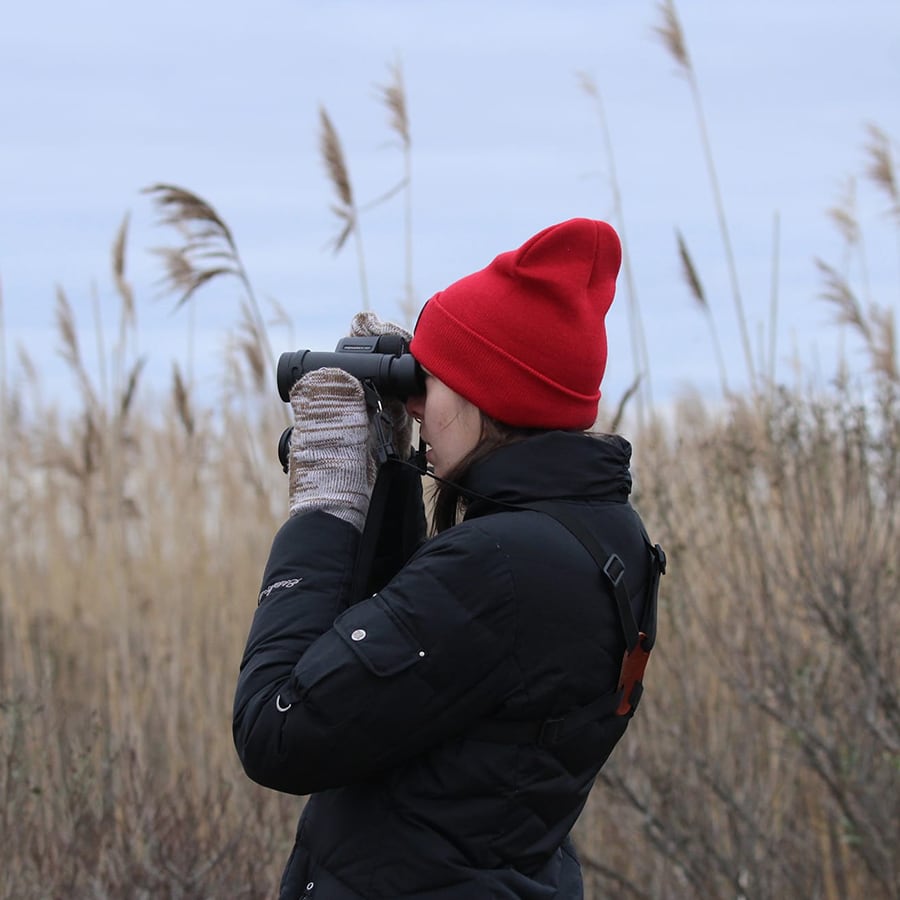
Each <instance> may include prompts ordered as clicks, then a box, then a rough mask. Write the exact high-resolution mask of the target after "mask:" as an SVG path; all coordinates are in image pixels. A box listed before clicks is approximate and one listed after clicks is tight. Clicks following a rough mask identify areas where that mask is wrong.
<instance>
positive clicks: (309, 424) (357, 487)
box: [289, 369, 377, 531]
mask: <svg viewBox="0 0 900 900" xmlns="http://www.w3.org/2000/svg"><path fill="white" fill-rule="evenodd" d="M290 401H291V408H292V409H293V411H294V428H293V431H292V433H291V445H290V459H289V482H290V514H291V515H292V516H295V515H297V514H298V513H302V512H309V511H311V510H316V509H320V510H323V511H324V512H327V513H331V515H333V516H337V518H339V519H343V520H344V521H345V522H349V523H350V524H351V525H353V526H354V528H356V529H358V530H359V531H362V529H363V526H364V525H365V521H366V514H367V513H368V511H369V501H370V499H371V497H372V487H373V485H374V484H375V475H376V474H377V467H376V465H375V461H374V460H373V459H372V457H371V455H370V453H369V449H368V438H369V416H368V411H367V409H366V401H365V394H364V393H363V387H362V385H361V384H360V383H359V381H357V379H356V378H354V377H353V376H352V375H350V374H349V373H348V372H345V371H344V370H343V369H315V370H313V371H312V372H307V373H306V374H305V375H304V376H303V377H302V378H301V379H299V380H298V381H297V383H296V384H295V385H294V386H293V387H292V388H291V394H290Z"/></svg>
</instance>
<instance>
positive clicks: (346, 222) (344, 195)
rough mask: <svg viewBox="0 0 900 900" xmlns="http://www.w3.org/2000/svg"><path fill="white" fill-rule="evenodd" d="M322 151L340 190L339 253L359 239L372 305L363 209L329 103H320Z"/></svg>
mask: <svg viewBox="0 0 900 900" xmlns="http://www.w3.org/2000/svg"><path fill="white" fill-rule="evenodd" d="M319 151H320V153H321V154H322V160H323V162H324V163H325V171H326V172H327V174H328V179H329V181H331V185H332V187H333V188H334V191H335V193H336V194H337V203H333V204H332V206H331V211H332V212H333V213H334V214H335V215H336V216H337V218H338V221H339V222H340V225H341V229H340V231H339V232H338V234H337V236H336V237H335V238H334V239H333V240H332V242H331V246H332V249H333V250H334V252H335V253H338V252H340V250H341V248H342V247H343V246H344V244H345V243H346V242H347V239H348V238H349V237H350V235H351V234H352V235H353V237H354V239H355V241H356V261H357V265H358V267H359V287H360V294H361V296H362V305H363V309H364V310H368V309H369V288H368V280H367V278H366V260H365V254H364V252H363V242H362V232H361V230H360V224H359V209H358V207H357V204H356V198H355V196H354V193H353V184H352V182H351V181H350V170H349V169H348V167H347V161H346V158H345V156H344V149H343V147H342V146H341V140H340V138H339V137H338V133H337V129H336V128H335V127H334V124H333V123H332V121H331V117H330V116H329V115H328V113H327V111H326V110H325V107H324V106H322V107H319Z"/></svg>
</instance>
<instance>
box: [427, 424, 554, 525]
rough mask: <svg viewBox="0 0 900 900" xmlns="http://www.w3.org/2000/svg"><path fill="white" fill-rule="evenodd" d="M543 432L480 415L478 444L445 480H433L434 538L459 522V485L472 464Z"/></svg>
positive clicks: (463, 507) (461, 500)
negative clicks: (435, 485)
mask: <svg viewBox="0 0 900 900" xmlns="http://www.w3.org/2000/svg"><path fill="white" fill-rule="evenodd" d="M544 430H545V429H543V428H516V427H514V426H512V425H507V424H506V423H504V422H499V421H498V420H497V419H492V418H491V417H490V416H488V415H486V414H485V413H483V412H482V413H481V437H480V438H479V441H478V443H477V444H476V445H475V446H474V447H473V448H472V449H471V450H470V451H469V452H468V453H467V454H466V455H465V456H464V457H463V458H462V459H461V460H460V461H459V462H458V463H457V464H456V465H455V466H454V467H453V468H452V469H451V470H450V471H449V472H448V473H447V477H446V478H440V479H436V483H437V487H436V488H435V492H434V519H433V522H432V530H433V531H434V533H435V534H440V533H441V532H442V531H446V530H447V529H448V528H451V527H452V526H453V525H456V524H457V522H459V521H460V520H461V519H462V516H463V515H464V514H465V511H466V492H465V489H464V488H463V487H462V486H461V482H462V481H463V480H464V479H465V477H466V475H468V473H469V470H470V469H471V468H472V466H474V465H475V463H477V462H479V461H480V460H482V459H485V458H486V457H488V456H490V455H491V454H492V453H493V452H494V451H495V450H497V449H498V448H500V447H505V446H506V445H507V444H515V443H517V442H518V441H523V440H525V438H528V437H531V436H532V435H534V434H539V433H541V432H542V431H544Z"/></svg>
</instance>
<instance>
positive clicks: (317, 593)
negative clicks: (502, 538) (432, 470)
mask: <svg viewBox="0 0 900 900" xmlns="http://www.w3.org/2000/svg"><path fill="white" fill-rule="evenodd" d="M357 543H358V535H357V533H356V531H355V530H354V529H353V528H352V527H351V526H349V525H347V524H346V523H344V522H341V521H339V520H338V519H335V518H334V517H332V516H328V515H326V514H324V513H312V514H309V515H306V516H300V517H296V518H295V519H292V520H290V521H288V522H287V523H286V524H285V525H284V526H283V527H282V529H281V530H280V531H279V533H278V535H276V538H275V541H274V543H273V547H272V551H271V554H270V559H269V563H268V565H267V567H266V572H265V577H264V581H263V588H262V592H261V602H260V605H259V607H258V609H257V611H256V614H255V616H254V619H253V623H252V626H251V629H250V635H249V637H248V640H247V646H246V650H245V652H244V658H243V661H242V663H241V671H240V675H239V678H238V685H237V691H236V695H235V705H234V723H233V729H234V740H235V746H236V748H237V751H238V755H239V756H240V759H241V762H242V763H243V766H244V769H245V771H246V772H247V774H248V775H249V776H250V777H251V778H252V779H253V780H254V781H257V782H259V783H260V784H262V785H264V786H266V787H270V788H273V789H275V790H279V791H285V792H288V793H293V794H307V793H312V792H314V791H319V790H324V789H326V788H330V787H337V786H340V785H344V784H349V783H351V782H354V781H358V780H362V779H365V778H367V777H369V776H371V775H373V774H375V773H377V772H379V771H383V770H385V769H387V768H390V767H391V766H393V765H396V764H397V763H399V762H401V761H403V760H404V759H407V758H410V757H412V756H414V755H416V754H418V753H420V752H422V751H423V750H425V749H426V748H428V747H429V746H432V745H434V744H436V743H438V742H441V741H446V740H449V739H452V738H453V737H454V736H455V735H458V734H460V733H462V732H463V731H464V730H465V729H466V727H467V726H469V725H471V724H473V723H474V722H476V721H477V720H478V719H480V718H481V717H483V716H484V715H486V714H487V713H488V712H489V711H491V710H492V709H494V708H496V707H497V706H498V705H499V704H500V703H501V702H502V700H503V699H504V697H505V696H506V695H507V694H508V693H509V692H511V691H512V690H514V689H515V686H516V684H517V683H518V681H519V678H520V675H519V668H518V664H517V661H516V660H515V658H514V655H513V652H512V647H513V643H512V642H513V637H514V634H515V630H516V629H515V624H516V623H515V605H514V604H513V603H512V596H513V590H512V578H511V575H510V573H509V567H508V564H507V561H506V557H505V555H504V551H503V549H502V548H501V547H500V546H499V544H498V543H497V541H496V540H495V539H494V538H492V537H491V536H489V535H488V534H486V533H483V532H482V531H481V530H480V528H479V527H478V526H477V525H467V526H465V527H463V526H458V527H457V528H454V529H450V531H448V532H446V533H445V534H443V535H441V536H439V537H437V538H434V539H433V540H431V541H430V542H428V543H426V544H425V545H424V546H423V547H422V548H421V549H420V551H419V552H418V553H417V554H416V555H415V556H414V557H413V558H412V559H410V560H409V562H408V563H407V564H406V565H405V566H404V567H403V568H402V569H401V571H400V572H399V573H398V574H397V575H396V576H395V577H394V578H393V579H392V580H391V581H390V582H389V583H388V584H387V585H385V587H384V588H383V589H382V590H381V591H379V592H378V593H376V594H373V595H372V596H370V597H368V598H367V599H365V600H362V601H360V602H359V603H356V604H354V605H352V606H349V607H346V600H347V598H346V592H347V589H348V584H349V582H350V576H351V574H352V565H353V561H354V555H355V551H356V546H357Z"/></svg>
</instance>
